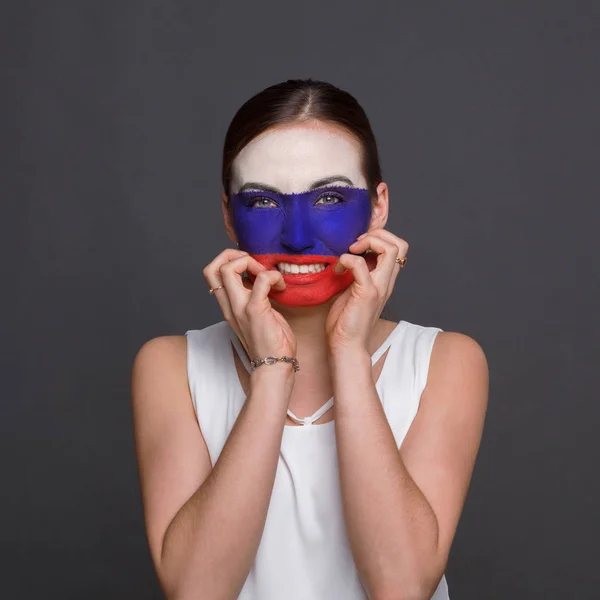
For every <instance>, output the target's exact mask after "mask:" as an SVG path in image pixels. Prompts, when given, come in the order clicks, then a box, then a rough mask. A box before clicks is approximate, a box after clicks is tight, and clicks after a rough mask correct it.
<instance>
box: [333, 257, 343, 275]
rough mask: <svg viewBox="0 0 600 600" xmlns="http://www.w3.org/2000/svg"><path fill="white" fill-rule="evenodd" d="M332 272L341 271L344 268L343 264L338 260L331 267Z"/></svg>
mask: <svg viewBox="0 0 600 600" xmlns="http://www.w3.org/2000/svg"><path fill="white" fill-rule="evenodd" d="M333 270H334V272H336V273H341V272H342V271H343V270H344V265H342V263H341V262H340V261H339V260H338V262H336V263H335V265H334V267H333Z"/></svg>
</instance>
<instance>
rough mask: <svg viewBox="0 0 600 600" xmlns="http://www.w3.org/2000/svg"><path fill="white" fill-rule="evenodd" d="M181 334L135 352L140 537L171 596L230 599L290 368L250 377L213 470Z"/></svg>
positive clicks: (271, 460)
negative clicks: (141, 509) (247, 392)
mask: <svg viewBox="0 0 600 600" xmlns="http://www.w3.org/2000/svg"><path fill="white" fill-rule="evenodd" d="M186 352H187V347H186V340H185V337H183V336H172V337H161V338H155V339H153V340H150V341H149V342H146V344H144V346H142V348H141V349H140V350H139V352H138V354H137V356H136V358H135V361H134V365H133V372H132V404H133V416H134V433H135V444H136V453H137V457H138V465H139V473H140V483H141V488H142V496H143V504H144V513H145V521H146V528H147V534H148V543H149V546H150V551H151V554H152V559H153V562H154V566H155V569H156V572H157V575H158V578H159V581H160V583H161V586H162V587H163V590H164V592H165V594H166V595H167V597H168V598H169V599H170V600H187V599H192V598H200V597H201V598H203V599H207V600H209V599H211V598H219V599H222V598H232V599H233V598H236V597H237V596H238V594H239V591H240V589H241V588H242V586H243V584H244V581H245V580H246V577H247V575H248V572H249V570H250V568H251V566H252V562H253V560H254V557H255V555H256V551H257V548H258V544H259V542H260V538H261V535H262V531H263V528H264V523H265V519H266V513H267V509H268V505H269V500H270V497H271V493H272V488H273V483H274V479H275V472H276V469H277V461H278V457H279V451H280V447H281V438H282V434H283V426H284V424H285V418H286V411H287V407H288V401H289V396H290V394H291V389H292V387H293V369H292V366H291V365H290V364H286V363H277V364H276V365H270V366H269V367H265V368H259V369H257V370H256V371H254V373H252V375H251V377H250V380H251V392H250V395H249V396H248V398H247V399H246V402H245V403H244V406H243V408H242V410H241V412H240V414H239V416H238V419H237V420H236V422H235V425H234V427H233V429H232V431H231V433H230V435H229V437H228V439H227V442H226V443H225V446H224V447H223V450H222V452H221V454H220V456H219V459H218V460H217V462H216V464H215V465H214V467H212V468H211V464H210V458H209V455H208V450H207V448H206V444H205V442H204V438H203V436H202V433H201V432H200V429H199V427H198V423H197V420H196V417H195V413H194V410H193V405H192V401H191V397H190V392H189V386H188V382H187V365H186Z"/></svg>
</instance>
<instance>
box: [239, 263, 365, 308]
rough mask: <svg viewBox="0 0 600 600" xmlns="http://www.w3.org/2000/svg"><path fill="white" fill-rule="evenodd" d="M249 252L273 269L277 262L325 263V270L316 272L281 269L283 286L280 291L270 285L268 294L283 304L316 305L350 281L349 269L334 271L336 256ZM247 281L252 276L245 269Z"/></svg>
mask: <svg viewBox="0 0 600 600" xmlns="http://www.w3.org/2000/svg"><path fill="white" fill-rule="evenodd" d="M251 256H252V257H253V258H254V259H256V261H257V262H259V263H261V264H262V265H264V266H265V267H266V268H267V269H277V266H276V265H277V263H279V262H286V263H291V264H298V265H301V264H315V263H325V264H327V267H326V268H325V270H323V271H320V272H318V273H283V280H284V281H285V283H286V288H285V289H284V290H282V291H279V290H276V289H271V291H270V293H269V298H271V299H273V300H275V301H276V302H279V303H280V304H284V305H286V306H316V305H318V304H323V303H324V302H327V301H328V300H329V299H330V298H332V297H333V296H335V295H336V294H339V293H340V292H343V291H344V290H345V289H346V288H347V287H348V286H350V285H351V284H352V282H353V281H354V275H353V274H352V271H350V270H345V271H343V272H342V273H336V272H335V271H334V270H333V267H334V265H335V264H336V263H337V261H338V257H332V256H324V255H316V254H303V255H296V256H294V255H290V254H256V255H252V254H251ZM248 277H249V279H250V281H252V282H253V283H254V279H255V277H254V276H253V275H252V274H251V273H248Z"/></svg>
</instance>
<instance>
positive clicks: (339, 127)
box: [132, 80, 488, 600]
mask: <svg viewBox="0 0 600 600" xmlns="http://www.w3.org/2000/svg"><path fill="white" fill-rule="evenodd" d="M222 208H223V216H224V225H225V228H226V231H227V234H228V236H229V237H230V239H231V240H232V242H233V243H234V244H235V245H236V248H235V249H234V248H227V249H225V250H223V251H222V252H220V253H219V254H218V255H217V256H216V257H215V258H214V259H213V260H212V261H211V262H210V263H209V264H208V265H207V266H206V268H205V269H204V271H203V274H204V277H205V279H206V282H207V284H208V287H209V291H210V292H211V293H212V294H214V297H215V299H216V301H217V302H218V303H219V306H220V308H221V310H222V312H223V315H224V320H222V321H220V322H218V323H216V324H214V325H211V326H209V327H205V328H204V329H201V330H190V331H188V332H186V335H185V336H165V337H159V338H155V339H153V340H150V341H148V342H146V343H145V344H144V345H143V346H142V348H141V349H140V350H139V352H138V355H137V357H136V359H135V361H134V366H133V376H132V403H133V413H134V426H135V441H136V452H137V457H138V465H139V472H140V482H141V489H142V496H143V503H144V517H145V522H146V531H147V536H148V542H149V547H150V551H151V554H152V558H153V561H154V566H155V568H156V571H157V574H158V577H159V580H160V583H161V585H162V587H163V589H164V591H165V593H166V595H167V597H168V598H175V599H187V598H190V599H191V598H206V599H209V598H232V599H233V598H239V599H244V600H248V599H253V600H255V599H256V600H270V599H277V600H280V599H282V598H285V599H288V600H293V599H296V598H297V599H300V598H302V599H308V598H310V599H312V600H318V599H321V598H322V599H325V598H326V599H327V600H335V599H343V600H354V599H359V598H360V599H366V598H370V599H375V600H377V599H396V598H410V599H430V598H433V599H435V600H442V599H447V598H449V595H448V586H447V582H446V578H445V576H444V570H445V567H446V563H447V558H448V554H449V551H450V546H451V543H452V540H453V537H454V533H455V530H456V526H457V523H458V519H459V516H460V513H461V511H462V507H463V504H464V500H465V496H466V493H467V489H468V486H469V482H470V478H471V474H472V471H473V467H474V463H475V458H476V454H477V451H478V448H479V444H480V439H481V435H482V429H483V422H484V417H485V411H486V406H487V389H488V371H487V363H486V358H485V355H484V353H483V351H482V349H481V347H480V346H479V345H478V343H477V342H476V341H475V340H473V339H472V338H470V337H468V336H466V335H463V334H460V333H453V332H443V331H442V330H441V329H439V328H436V327H424V326H420V325H416V324H412V323H409V322H407V321H400V322H399V323H395V322H392V321H389V320H385V319H382V318H380V315H381V312H382V310H383V308H384V305H385V304H386V301H387V299H388V298H389V296H390V294H391V292H392V289H393V287H394V285H395V282H396V277H397V276H398V273H399V272H400V269H401V268H402V267H403V266H404V264H405V263H406V260H407V258H406V253H407V249H408V244H407V243H406V241H405V240H403V239H402V238H400V237H398V236H397V235H395V234H394V233H392V232H390V231H388V230H386V229H385V224H386V222H387V217H388V210H389V205H388V188H387V186H386V184H385V183H384V182H383V181H382V177H381V171H380V167H379V162H378V156H377V147H376V143H375V140H374V138H373V133H372V131H371V128H370V125H369V122H368V120H367V117H366V115H365V114H364V112H363V110H362V108H361V107H360V106H359V104H358V103H357V102H356V100H355V99H354V98H353V97H352V96H351V95H350V94H348V93H346V92H344V91H342V90H340V89H338V88H336V87H334V86H332V85H330V84H327V83H324V82H318V81H313V80H293V81H287V82H284V83H281V84H279V85H274V86H271V87H269V88H267V89H266V90H264V91H263V92H261V93H259V94H257V95H256V96H254V97H253V98H251V99H250V100H249V101H248V102H246V104H244V106H242V107H241V109H240V110H239V111H238V113H237V114H236V115H235V117H234V119H233V121H232V123H231V125H230V127H229V130H228V132H227V136H226V139H225V148H224V159H223V195H222ZM361 234H362V235H361ZM244 273H247V276H246V277H243V275H244ZM268 357H271V358H268ZM273 357H274V358H273ZM264 359H266V361H265V360H264ZM334 397H335V405H334V404H333V398H334ZM328 399H329V400H328ZM417 409H418V410H417Z"/></svg>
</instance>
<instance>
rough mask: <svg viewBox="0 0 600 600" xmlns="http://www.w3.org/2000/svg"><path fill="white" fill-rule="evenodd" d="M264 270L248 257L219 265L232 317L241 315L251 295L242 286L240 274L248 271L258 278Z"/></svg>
mask: <svg viewBox="0 0 600 600" xmlns="http://www.w3.org/2000/svg"><path fill="white" fill-rule="evenodd" d="M266 270H267V267H265V266H264V265H261V264H260V263H259V262H258V261H257V260H256V259H254V258H252V257H251V256H250V255H247V256H241V257H239V258H236V259H234V260H232V261H230V262H228V263H225V264H222V265H221V267H220V268H219V273H220V274H221V279H222V281H223V285H224V286H225V289H226V290H227V294H228V296H229V302H230V304H231V310H232V311H233V314H234V315H241V314H242V313H243V311H244V308H245V306H246V304H248V300H249V298H250V294H251V291H250V290H249V289H248V288H246V287H245V286H244V283H243V281H242V273H243V272H244V271H250V272H251V273H253V274H254V275H255V276H258V274H259V273H261V272H262V271H266Z"/></svg>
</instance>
